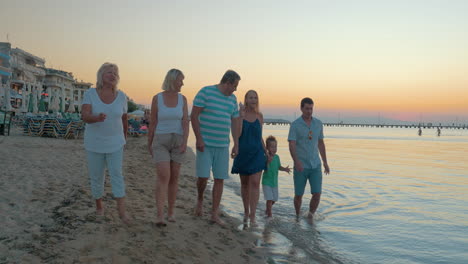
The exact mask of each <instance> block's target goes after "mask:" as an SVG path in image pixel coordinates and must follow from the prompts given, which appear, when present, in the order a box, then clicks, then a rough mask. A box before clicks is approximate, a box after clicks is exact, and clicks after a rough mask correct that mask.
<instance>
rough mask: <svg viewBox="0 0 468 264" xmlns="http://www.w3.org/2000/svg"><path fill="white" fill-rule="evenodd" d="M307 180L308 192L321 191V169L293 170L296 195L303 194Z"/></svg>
mask: <svg viewBox="0 0 468 264" xmlns="http://www.w3.org/2000/svg"><path fill="white" fill-rule="evenodd" d="M307 180H309V184H310V193H312V194H313V193H321V192H322V169H321V167H318V168H315V169H304V170H303V171H302V172H299V171H297V170H294V193H295V194H296V195H299V196H302V195H304V190H305V186H306V183H307Z"/></svg>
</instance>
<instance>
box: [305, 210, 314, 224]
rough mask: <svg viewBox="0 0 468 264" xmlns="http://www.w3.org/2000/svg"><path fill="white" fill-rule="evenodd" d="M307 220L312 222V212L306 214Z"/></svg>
mask: <svg viewBox="0 0 468 264" xmlns="http://www.w3.org/2000/svg"><path fill="white" fill-rule="evenodd" d="M307 221H308V222H309V223H310V224H312V223H313V222H314V214H313V213H311V212H309V213H308V214H307Z"/></svg>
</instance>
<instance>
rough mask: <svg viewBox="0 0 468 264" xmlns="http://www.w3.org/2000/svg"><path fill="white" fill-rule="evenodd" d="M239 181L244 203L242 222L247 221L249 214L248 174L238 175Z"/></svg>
mask: <svg viewBox="0 0 468 264" xmlns="http://www.w3.org/2000/svg"><path fill="white" fill-rule="evenodd" d="M239 177H240V182H241V197H242V203H243V205H244V222H247V220H248V219H249V215H250V210H249V206H250V205H249V176H248V175H239Z"/></svg>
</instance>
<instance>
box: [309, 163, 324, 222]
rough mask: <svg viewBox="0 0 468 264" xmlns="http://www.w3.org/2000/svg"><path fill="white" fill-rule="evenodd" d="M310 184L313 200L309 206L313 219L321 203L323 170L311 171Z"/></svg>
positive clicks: (310, 216) (310, 215)
mask: <svg viewBox="0 0 468 264" xmlns="http://www.w3.org/2000/svg"><path fill="white" fill-rule="evenodd" d="M308 178H309V183H310V192H311V194H312V198H311V199H310V204H309V214H308V216H309V218H312V217H313V215H314V213H315V212H316V211H317V208H318V206H319V203H320V197H321V193H322V170H321V168H320V167H319V168H316V169H311V170H310V172H309V175H308Z"/></svg>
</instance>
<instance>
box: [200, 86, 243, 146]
mask: <svg viewBox="0 0 468 264" xmlns="http://www.w3.org/2000/svg"><path fill="white" fill-rule="evenodd" d="M193 105H194V106H197V107H202V108H203V110H202V111H201V113H200V117H199V119H200V133H201V136H202V138H203V141H204V142H205V145H207V146H211V147H229V132H230V130H231V118H236V117H239V109H238V106H237V98H236V96H235V95H234V94H231V95H229V96H226V95H224V94H223V93H221V92H220V91H219V89H218V86H217V85H212V86H206V87H203V88H202V89H201V90H200V91H199V92H198V93H197V95H196V96H195V99H194V100H193Z"/></svg>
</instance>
